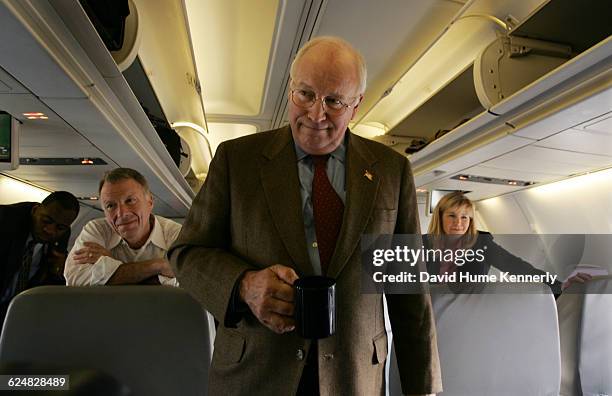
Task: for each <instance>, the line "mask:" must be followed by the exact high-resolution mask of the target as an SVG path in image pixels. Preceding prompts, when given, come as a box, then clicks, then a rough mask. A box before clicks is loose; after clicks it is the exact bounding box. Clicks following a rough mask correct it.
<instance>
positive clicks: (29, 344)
mask: <svg viewBox="0 0 612 396" xmlns="http://www.w3.org/2000/svg"><path fill="white" fill-rule="evenodd" d="M210 356H211V351H210V341H209V334H208V319H207V316H206V313H205V311H204V310H203V309H202V308H201V307H200V305H199V304H198V303H197V302H196V301H195V300H194V299H192V298H191V297H190V296H189V295H188V294H187V292H185V291H184V290H181V289H177V288H172V287H167V286H102V287H64V286H45V287H39V288H34V289H30V290H27V291H26V292H24V293H21V294H20V295H18V296H17V297H16V298H15V299H14V300H13V301H12V302H11V305H10V307H9V310H8V313H7V317H6V320H5V323H4V327H3V330H2V336H1V338H0V363H14V362H35V363H40V364H50V365H61V366H63V367H66V368H73V369H80V368H84V369H95V370H100V371H103V372H106V373H108V374H110V375H112V376H113V377H114V378H116V379H117V380H119V381H120V382H122V383H123V384H125V385H127V386H128V387H129V388H130V389H131V391H132V394H133V395H136V396H138V395H140V396H145V395H146V396H157V395H159V396H162V395H164V396H165V395H185V396H188V395H194V396H195V395H198V396H202V395H206V387H207V378H208V369H209V362H210Z"/></svg>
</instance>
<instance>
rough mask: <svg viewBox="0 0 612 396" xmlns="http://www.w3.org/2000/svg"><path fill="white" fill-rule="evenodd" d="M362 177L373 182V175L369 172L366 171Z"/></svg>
mask: <svg viewBox="0 0 612 396" xmlns="http://www.w3.org/2000/svg"><path fill="white" fill-rule="evenodd" d="M363 176H365V177H366V178H367V179H368V180H369V181H372V180H374V175H373V174H371V173H370V171H369V170H366V171H365V173H364V174H363Z"/></svg>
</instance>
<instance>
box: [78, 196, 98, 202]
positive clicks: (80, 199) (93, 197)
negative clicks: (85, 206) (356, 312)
mask: <svg viewBox="0 0 612 396" xmlns="http://www.w3.org/2000/svg"><path fill="white" fill-rule="evenodd" d="M77 199H78V200H79V201H97V200H98V199H99V198H98V197H96V196H95V195H92V196H91V197H88V196H83V197H77Z"/></svg>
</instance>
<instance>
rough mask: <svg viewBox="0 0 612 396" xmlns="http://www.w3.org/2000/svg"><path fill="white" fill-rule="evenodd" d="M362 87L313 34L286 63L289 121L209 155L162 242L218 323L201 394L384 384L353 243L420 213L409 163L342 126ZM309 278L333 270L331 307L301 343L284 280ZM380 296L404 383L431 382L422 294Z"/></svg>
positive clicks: (382, 354)
mask: <svg viewBox="0 0 612 396" xmlns="http://www.w3.org/2000/svg"><path fill="white" fill-rule="evenodd" d="M365 82H366V69H365V64H364V61H363V58H362V57H361V55H360V54H359V53H358V52H357V51H356V50H354V49H353V48H352V47H351V46H350V44H348V43H347V42H346V41H344V40H341V39H338V38H333V37H321V38H317V39H314V40H312V41H310V42H308V43H307V44H306V45H305V46H304V47H303V48H302V49H301V50H300V52H298V54H297V56H296V58H295V60H294V62H293V64H292V67H291V81H290V90H289V93H288V96H289V98H288V100H289V121H290V126H288V127H284V128H281V129H278V130H274V131H268V132H263V133H257V134H255V135H252V136H248V137H244V138H240V139H236V140H232V141H228V142H225V143H223V144H221V145H220V146H219V148H218V150H217V153H216V155H215V158H214V159H213V161H212V163H211V165H210V171H209V173H208V177H207V179H206V184H205V185H204V187H203V188H202V189H201V191H200V192H199V194H198V196H197V197H196V199H195V201H194V203H193V206H192V208H191V211H190V213H189V215H188V217H187V220H186V222H185V224H184V226H183V228H182V231H181V234H180V235H179V238H178V239H177V241H176V242H175V244H174V245H173V247H172V248H171V249H170V251H169V256H170V260H171V264H172V266H173V268H174V270H175V273H176V275H177V278H178V280H179V282H180V283H181V285H182V286H183V287H184V288H185V289H186V290H188V291H189V292H190V293H191V294H192V295H193V296H194V297H195V298H196V299H197V300H198V301H200V302H201V304H202V305H203V307H204V308H205V309H207V310H208V311H209V312H211V313H212V314H213V315H214V316H215V318H216V319H217V320H218V321H219V322H220V324H221V325H220V326H219V329H218V333H217V337H216V340H215V350H214V356H213V360H212V367H211V371H210V377H209V392H210V394H213V395H216V394H228V395H293V394H298V395H316V394H320V395H380V394H381V393H383V392H384V389H383V388H384V366H385V359H386V357H387V335H386V332H385V325H384V313H383V298H382V295H380V294H363V293H361V289H360V278H361V268H362V266H361V252H360V248H359V241H360V238H361V235H362V234H392V233H402V234H417V233H419V228H418V224H419V222H418V218H417V207H416V196H415V190H414V182H413V178H412V173H411V170H410V165H409V163H408V160H407V159H406V158H405V157H403V156H402V155H400V154H398V153H395V152H394V151H392V150H391V149H389V148H387V147H385V146H383V145H381V144H378V143H375V142H372V141H369V140H366V139H363V138H361V137H359V136H356V135H354V134H352V133H351V132H350V131H349V130H348V123H349V121H350V120H351V119H352V118H353V117H354V116H355V113H356V111H357V108H358V106H359V104H360V103H361V100H362V99H363V92H364V91H365ZM315 184H316V185H317V187H315ZM323 184H325V186H323ZM321 186H323V187H321ZM332 188H333V190H332ZM321 189H323V190H325V189H327V192H326V194H328V195H326V197H327V198H325V200H326V203H327V207H326V208H327V209H325V210H329V209H330V208H332V211H331V212H328V213H330V214H331V216H327V217H328V218H326V219H324V220H321V216H318V213H321V211H322V210H324V209H320V208H321V204H320V203H317V202H321V200H320V198H317V194H320V192H319V193H317V191H321ZM330 192H331V195H333V196H330V195H329V193H330ZM318 208H319V209H318ZM335 215H338V216H337V223H336V225H330V224H329V221H328V220H330V219H329V217H335ZM323 222H325V224H323ZM330 230H331V231H330ZM324 234H325V235H326V236H325V237H323V235H324ZM329 235H332V237H333V238H332V240H333V242H332V243H331V246H330V245H329V242H328V241H329ZM324 239H325V241H326V242H325V243H323V242H324V241H323V240H324ZM314 274H326V275H327V276H330V277H333V278H335V279H336V282H337V283H336V304H337V311H338V313H337V329H336V334H335V335H333V336H331V337H328V338H325V339H321V340H319V341H316V342H315V341H311V340H305V339H302V338H300V337H299V336H298V335H297V334H296V332H295V331H293V330H294V326H295V324H294V321H293V318H292V315H293V310H294V304H293V297H294V292H293V288H292V284H293V281H295V280H296V279H297V278H298V277H302V276H308V275H314ZM387 302H388V311H389V315H390V320H391V325H392V329H393V333H394V340H395V348H396V352H397V357H398V364H399V370H400V376H401V382H402V389H403V392H404V393H407V394H432V393H435V392H438V391H440V390H441V380H440V369H439V362H438V352H437V347H436V337H435V327H434V321H433V315H432V310H431V301H430V298H429V295H427V294H424V293H423V294H395V295H388V296H387Z"/></svg>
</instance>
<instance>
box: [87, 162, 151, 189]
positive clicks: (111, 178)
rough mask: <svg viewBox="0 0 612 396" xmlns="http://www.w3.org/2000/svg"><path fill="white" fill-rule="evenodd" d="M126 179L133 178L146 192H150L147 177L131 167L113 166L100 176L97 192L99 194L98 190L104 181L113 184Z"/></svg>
mask: <svg viewBox="0 0 612 396" xmlns="http://www.w3.org/2000/svg"><path fill="white" fill-rule="evenodd" d="M128 179H133V180H134V181H135V182H136V183H138V184H140V185H141V186H142V188H143V189H144V191H145V193H146V194H151V190H149V183H147V179H145V177H144V176H143V175H142V174H141V173H140V172H138V171H137V170H134V169H132V168H115V169H113V170H110V171H108V172H106V173H105V174H104V176H102V179H101V180H100V184H99V185H98V194H100V192H101V191H102V186H104V183H111V184H113V183H117V182H118V181H121V180H128Z"/></svg>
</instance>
